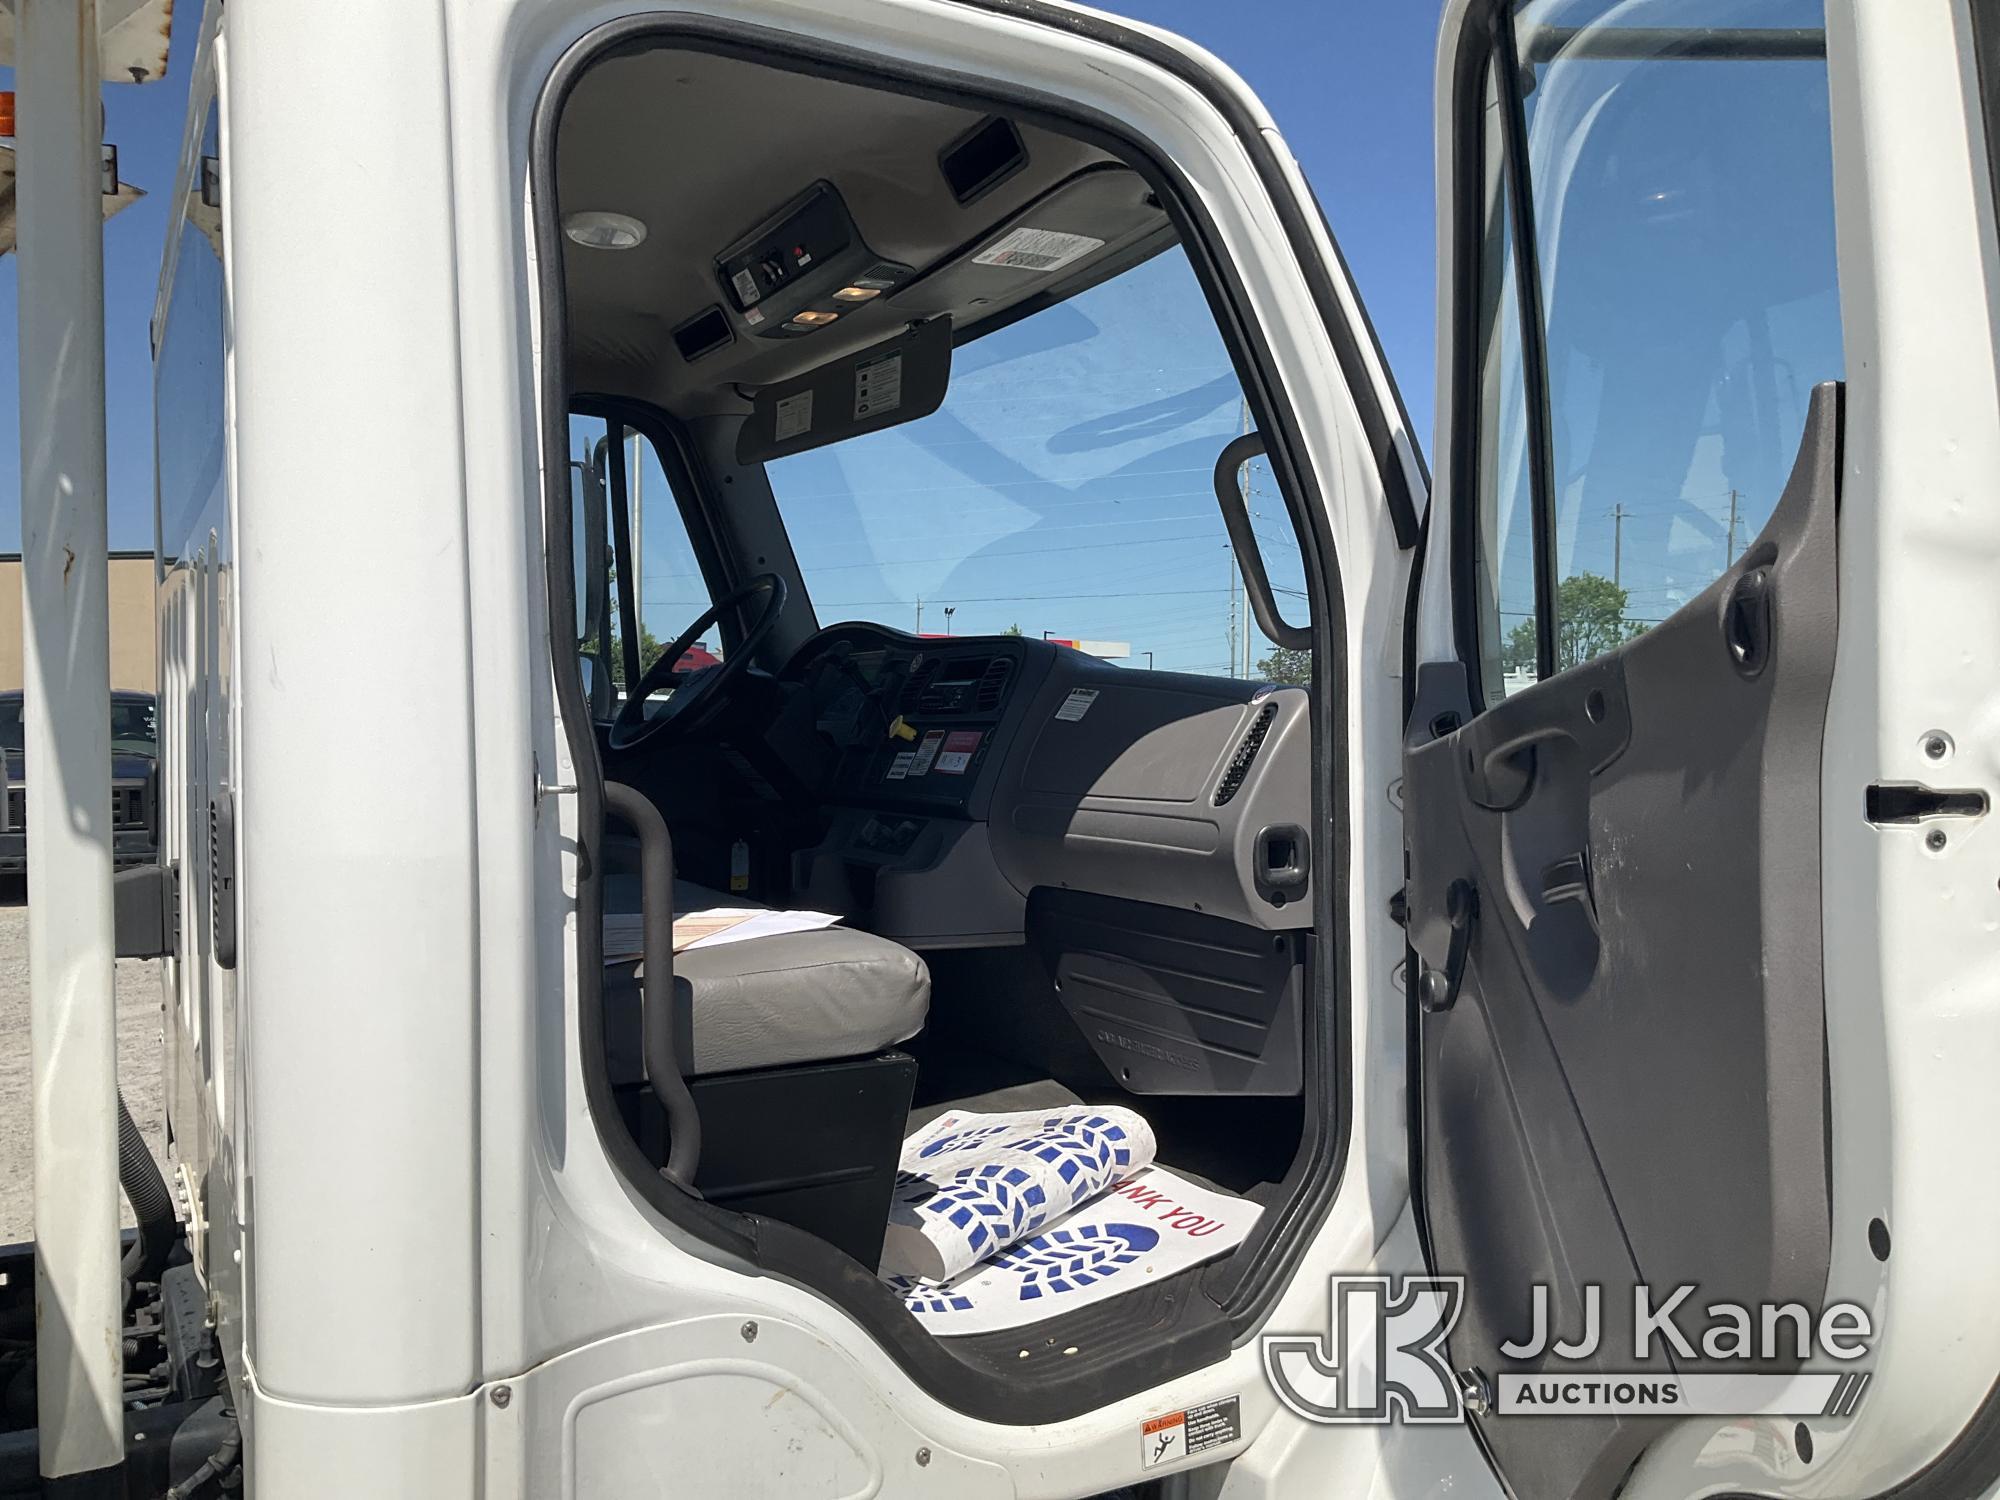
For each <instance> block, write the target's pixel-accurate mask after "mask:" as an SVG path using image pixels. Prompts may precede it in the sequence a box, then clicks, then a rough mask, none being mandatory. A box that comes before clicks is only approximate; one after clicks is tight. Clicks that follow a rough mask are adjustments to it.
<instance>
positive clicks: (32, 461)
mask: <svg viewBox="0 0 2000 1500" xmlns="http://www.w3.org/2000/svg"><path fill="white" fill-rule="evenodd" d="M15 21H16V29H15V36H14V40H15V53H14V64H15V66H14V88H15V92H16V135H15V153H14V174H15V175H14V192H15V205H16V214H17V217H16V224H17V239H16V244H15V254H16V255H18V256H19V257H20V272H19V276H20V281H19V285H20V312H19V318H20V361H21V377H20V390H21V573H22V583H23V589H22V594H23V605H22V624H23V637H24V651H23V657H24V663H23V665H24V673H23V686H24V688H25V695H24V696H25V711H24V712H23V714H22V720H23V728H24V731H25V746H24V748H25V753H26V756H27V763H28V764H29V765H30V766H32V767H33V768H34V771H33V774H32V775H30V776H29V777H28V785H27V799H26V800H27V815H28V829H27V833H28V987H29V1015H30V1030H31V1032H32V1041H33V1052H34V1088H33V1103H34V1138H35V1309H36V1319H35V1322H36V1349H35V1365H36V1379H35V1399H36V1409H37V1413H38V1425H39V1429H40V1436H39V1442H40V1448H41V1472H42V1475H43V1477H44V1478H45V1479H49V1480H62V1481H65V1489H66V1491H67V1492H73V1493H75V1494H78V1495H83V1494H92V1495H94V1494H99V1493H104V1494H122V1493H123V1492H124V1485H123V1482H122V1475H123V1472H124V1463H125V1418H124V1403H123V1400H122V1394H123V1384H124V1374H123V1369H122V1365H123V1354H122V1346H121V1332H122V1326H123V1298H122V1296H121V1287H120V1272H119V1266H118V1260H119V1244H118V1053H117V1016H116V1011H115V1010H114V1008H113V999H112V972H113V971H112V953H113V932H112V918H111V718H110V704H111V654H110V638H109V637H110V624H109V618H110V617H109V607H108V595H109V583H108V576H107V562H106V541H107V538H106V526H107V522H106V515H105V459H104V449H105V443H104V206H103V203H102V201H101V198H102V191H103V172H102V152H103V135H104V132H103V124H102V114H101V107H100V103H99V97H98V95H99V75H100V67H99V56H98V31H97V4H96V0H18V4H17V8H16V11H15Z"/></svg>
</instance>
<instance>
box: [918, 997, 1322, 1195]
mask: <svg viewBox="0 0 2000 1500" xmlns="http://www.w3.org/2000/svg"><path fill="white" fill-rule="evenodd" d="M906 1045H907V1047H908V1048H909V1050H910V1051H911V1052H912V1053H914V1054H915V1055H916V1058H917V1063H918V1068H917V1090H916V1099H915V1103H914V1104H913V1105H912V1107H911V1110H910V1125H909V1130H906V1131H905V1132H904V1134H905V1135H906V1136H907V1135H908V1134H910V1133H911V1132H913V1131H915V1130H916V1129H917V1128H918V1127H920V1126H923V1125H928V1124H929V1123H930V1122H931V1121H933V1120H935V1119H936V1118H937V1117H938V1116H939V1115H941V1114H943V1113H944V1112H945V1111H946V1110H949V1109H967V1110H976V1111H978V1112H979V1113H981V1114H987V1113H999V1112H1003V1111H1007V1110H1020V1109H1053V1108H1057V1107H1059V1106H1062V1105H1067V1104H1099V1105H1102V1104H1121V1105H1124V1106H1125V1107H1126V1108H1128V1109H1136V1110H1137V1111H1139V1113H1140V1114H1142V1115H1144V1116H1145V1117H1146V1123H1147V1124H1148V1125H1150V1126H1152V1127H1153V1134H1154V1135H1155V1136H1156V1137H1157V1138H1158V1139H1159V1143H1160V1154H1159V1161H1160V1163H1161V1164H1162V1165H1163V1166H1168V1167H1172V1168H1173V1169H1174V1170H1175V1171H1176V1172H1179V1173H1181V1174H1182V1175H1183V1176H1186V1177H1189V1178H1192V1179H1193V1180H1194V1181H1196V1182H1198V1183H1201V1184H1203V1185H1204V1186H1208V1187H1213V1188H1216V1189H1219V1190H1221V1191H1225V1192H1230V1193H1236V1194H1239V1195H1241V1196H1243V1197H1246V1198H1252V1199H1255V1200H1256V1201H1258V1202H1260V1203H1267V1204H1268V1203H1273V1202H1276V1201H1277V1198H1278V1196H1279V1195H1278V1193H1277V1185H1278V1184H1279V1183H1280V1182H1282V1181H1283V1180H1284V1176H1285V1173H1286V1172H1287V1171H1288V1170H1289V1169H1290V1167H1291V1164H1292V1158H1293V1157H1294V1156H1295V1155H1296V1154H1297V1151H1298V1142H1299V1139H1300V1136H1301V1133H1302V1130H1301V1127H1302V1123H1303V1118H1304V1109H1305V1104H1304V1101H1303V1100H1302V1099H1300V1098H1299V1097H1298V1096H1297V1095H1292V1096H1289V1097H1280V1098H1264V1097H1257V1096H1244V1095H1231V1096H1222V1095H1189V1096H1179V1095H1171V1094H1130V1093H1127V1092H1125V1091H1124V1090H1123V1089H1119V1088H1115V1087H1105V1088H1087V1089H1085V1090H1083V1091H1082V1092H1078V1091H1077V1090H1075V1089H1072V1088H1070V1087H1068V1086H1066V1085H1064V1084H1062V1083H1059V1082H1057V1081H1056V1080H1055V1079H1053V1078H1048V1077H1044V1076H1042V1075H1041V1071H1040V1070H1039V1069H1037V1068H1035V1067H1034V1066H1033V1065H1032V1064H1028V1063H1022V1062H1017V1061H1015V1060H1014V1059H1012V1058H1008V1057H1003V1056H1000V1055H998V1054H996V1053H992V1052H986V1051H982V1050H979V1049H977V1048H971V1047H964V1046H959V1045H953V1044H949V1043H942V1042H940V1041H939V1040H937V1039H935V1038H932V1037H929V1036H924V1037H919V1038H917V1039H916V1040H915V1041H912V1042H909V1043H907V1044H906Z"/></svg>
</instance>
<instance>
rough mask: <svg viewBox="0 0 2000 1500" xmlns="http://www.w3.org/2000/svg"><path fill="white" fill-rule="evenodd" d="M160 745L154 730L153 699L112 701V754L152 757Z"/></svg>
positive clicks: (120, 699) (116, 699) (119, 699)
mask: <svg viewBox="0 0 2000 1500" xmlns="http://www.w3.org/2000/svg"><path fill="white" fill-rule="evenodd" d="M157 743H158V740H157V736H156V735H155V733H154V729H153V700H152V699H151V698H113V699H112V700H111V753H112V754H113V755H151V754H152V753H153V749H154V746H155V745H156V744H157Z"/></svg>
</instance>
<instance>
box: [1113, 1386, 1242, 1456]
mask: <svg viewBox="0 0 2000 1500" xmlns="http://www.w3.org/2000/svg"><path fill="white" fill-rule="evenodd" d="M1242 1406H1243V1399H1242V1397H1240V1396H1226V1397H1224V1398H1223V1399H1222V1400H1220V1401H1207V1402H1204V1403H1202V1404H1201V1405H1200V1406H1190V1407H1188V1408H1187V1410H1185V1411H1170V1412H1168V1413H1167V1414H1166V1415H1165V1416H1161V1417H1151V1418H1148V1419H1147V1420H1146V1421H1144V1422H1141V1423H1140V1424H1139V1459H1140V1465H1141V1467H1143V1468H1148V1469H1157V1468H1158V1467H1159V1466H1160V1465H1161V1464H1170V1463H1174V1462H1176V1461H1177V1460H1179V1459H1183V1458H1193V1457H1194V1456H1195V1455H1197V1454H1201V1453H1207V1452H1208V1451H1209V1450H1210V1449H1213V1448H1222V1447H1226V1446H1227V1445H1229V1444H1230V1443H1233V1442H1235V1441H1236V1440H1237V1439H1238V1438H1240V1437H1242V1436H1243V1415H1242Z"/></svg>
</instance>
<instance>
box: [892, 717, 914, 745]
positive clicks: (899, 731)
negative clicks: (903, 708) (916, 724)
mask: <svg viewBox="0 0 2000 1500" xmlns="http://www.w3.org/2000/svg"><path fill="white" fill-rule="evenodd" d="M916 737H917V732H916V730H914V729H912V728H910V726H909V725H907V724H905V723H904V722H903V716H902V715H901V714H897V715H896V717H895V718H894V719H892V720H890V722H889V738H890V739H892V740H913V739H915V738H916Z"/></svg>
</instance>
